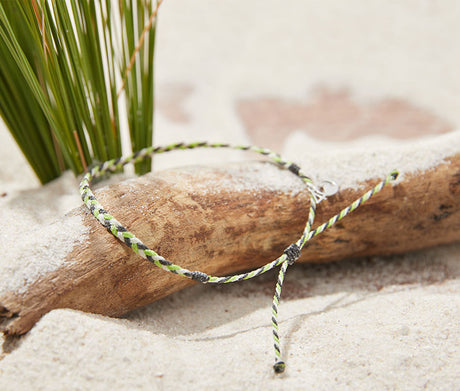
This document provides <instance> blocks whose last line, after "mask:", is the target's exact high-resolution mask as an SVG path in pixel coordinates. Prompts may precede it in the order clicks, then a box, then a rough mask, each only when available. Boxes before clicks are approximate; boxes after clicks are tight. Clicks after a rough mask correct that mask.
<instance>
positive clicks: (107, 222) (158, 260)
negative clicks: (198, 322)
mask: <svg viewBox="0 0 460 391" xmlns="http://www.w3.org/2000/svg"><path fill="white" fill-rule="evenodd" d="M195 148H233V149H237V150H242V151H253V152H256V153H259V154H262V155H264V156H267V157H268V158H270V159H271V160H272V161H274V162H275V163H276V164H278V165H279V166H280V167H285V168H287V169H288V170H289V171H291V172H292V173H294V174H295V175H297V176H298V177H299V178H301V179H302V181H303V182H304V183H305V184H306V186H307V189H308V191H309V194H310V208H309V214H308V219H307V223H306V225H305V228H304V230H303V233H302V236H301V237H300V239H299V240H298V241H297V242H295V243H292V244H291V245H290V246H289V247H287V248H286V250H285V251H284V252H283V254H282V255H281V256H279V257H278V258H277V259H275V260H274V261H272V262H269V263H267V264H265V265H263V266H261V267H260V268H257V269H254V270H252V271H250V272H247V273H243V274H235V275H231V276H222V277H217V276H211V275H208V274H206V273H203V272H201V271H190V270H188V269H185V268H182V267H181V266H179V265H176V264H174V263H172V262H170V261H168V260H166V259H165V258H163V257H162V256H161V255H159V254H157V253H156V252H155V251H153V250H152V249H150V248H149V247H148V246H146V245H145V244H144V243H143V242H142V241H141V240H139V239H138V238H137V237H136V236H135V235H134V234H133V233H131V232H129V231H128V230H127V229H126V228H125V227H124V226H123V225H122V224H121V223H120V222H118V221H117V220H116V219H115V218H114V217H113V216H112V215H110V214H109V213H108V212H107V211H106V210H105V209H104V208H103V207H102V205H101V204H100V203H99V201H98V200H97V199H96V197H95V196H94V194H93V192H92V191H91V189H90V183H91V181H92V180H93V179H94V178H97V177H100V176H102V175H104V174H106V173H112V172H115V171H118V170H120V169H121V168H122V167H123V166H125V165H126V164H129V163H138V162H141V161H142V160H144V159H146V158H148V157H151V156H152V155H154V154H159V153H165V152H170V151H173V150H186V149H195ZM397 176H398V172H397V171H393V172H392V173H390V174H389V175H388V176H387V178H386V179H385V180H384V181H382V182H380V183H379V184H377V185H376V186H375V187H374V188H373V189H372V190H369V191H368V192H367V193H365V194H364V195H363V196H362V197H360V198H358V199H357V200H356V201H354V202H353V203H352V204H351V205H350V206H348V207H347V208H345V209H343V210H342V211H341V212H340V213H338V214H337V215H335V216H334V217H332V218H330V219H329V220H328V221H327V222H326V223H324V224H322V225H320V226H319V227H317V228H316V229H314V230H313V231H311V228H312V226H313V223H314V220H315V216H316V206H317V204H318V203H319V202H321V201H322V200H324V199H325V198H326V194H325V193H323V192H322V191H321V190H320V189H318V188H317V187H316V186H315V185H314V184H313V182H312V180H311V179H310V178H309V177H308V176H307V175H305V173H304V172H303V171H302V169H301V168H300V167H299V166H297V165H296V164H294V163H292V162H290V161H288V160H284V159H283V158H281V156H280V155H278V154H276V153H274V152H272V151H270V150H269V149H265V148H260V147H256V146H240V145H236V146H232V145H229V144H222V143H207V142H196V143H189V144H184V143H176V144H170V145H166V146H162V147H161V146H158V147H148V148H144V149H141V150H140V151H137V152H135V153H133V154H132V155H130V156H127V157H121V158H118V159H113V160H109V161H106V162H104V163H102V164H100V165H97V166H95V167H93V168H92V169H91V170H90V171H89V172H87V173H86V174H85V175H84V177H83V179H82V181H81V182H80V194H81V198H82V200H83V202H84V203H85V205H86V206H87V207H88V209H89V210H90V211H91V213H92V214H93V215H94V216H95V217H96V219H97V220H98V221H99V222H100V223H101V224H102V225H103V226H104V227H106V228H107V230H108V231H110V232H111V233H112V234H113V235H114V236H115V237H117V238H118V239H119V240H120V241H122V242H124V243H125V244H126V245H128V246H129V247H131V248H132V249H133V251H134V252H136V253H137V254H139V255H140V256H142V257H143V258H145V259H147V260H149V261H150V262H152V263H153V264H155V265H156V266H157V267H159V268H161V269H163V270H166V271H169V272H171V273H175V274H178V275H180V276H183V277H187V278H191V279H193V280H196V281H200V282H202V283H215V284H222V283H231V282H237V281H242V280H247V279H250V278H253V277H256V276H258V275H260V274H262V273H265V272H267V271H269V270H271V269H273V268H275V267H277V266H279V265H282V266H281V268H280V272H279V276H278V281H277V284H276V289H275V295H274V297H273V304H272V325H273V338H274V348H275V365H274V367H273V368H274V370H275V372H276V373H281V372H283V371H284V369H285V364H284V362H283V361H281V350H280V342H279V330H278V320H277V316H278V306H279V300H280V297H281V289H282V285H283V281H284V277H285V274H286V270H287V268H288V266H289V265H291V264H293V263H294V262H295V261H296V260H297V259H298V258H299V257H300V251H301V249H302V248H303V247H304V246H305V244H306V243H307V242H308V241H309V240H310V239H311V238H313V237H315V236H317V235H319V234H320V233H322V232H323V231H325V230H326V229H328V228H330V227H331V226H332V225H334V224H335V223H336V222H337V221H339V220H341V219H343V218H344V217H345V216H346V215H347V214H349V213H351V212H353V211H354V210H356V209H357V208H358V207H359V206H360V205H362V204H363V203H364V202H366V201H367V200H369V199H370V198H371V197H372V196H373V195H375V194H377V193H378V192H380V191H381V190H382V189H383V187H384V186H385V185H387V184H388V183H389V182H390V181H391V180H395V179H396V178H397Z"/></svg>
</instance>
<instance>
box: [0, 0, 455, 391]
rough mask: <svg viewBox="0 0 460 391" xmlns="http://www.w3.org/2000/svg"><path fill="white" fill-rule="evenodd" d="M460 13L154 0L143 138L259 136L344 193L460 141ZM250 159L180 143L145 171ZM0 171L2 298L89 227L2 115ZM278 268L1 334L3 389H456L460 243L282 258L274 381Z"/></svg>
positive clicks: (442, 153) (335, 4)
mask: <svg viewBox="0 0 460 391" xmlns="http://www.w3.org/2000/svg"><path fill="white" fill-rule="evenodd" d="M459 12H460V9H459V3H458V2H456V1H445V2H442V3H441V2H428V1H423V2H418V1H409V0H405V1H401V2H384V1H372V2H367V3H363V2H359V1H354V0H353V1H348V2H346V3H345V2H341V1H333V0H328V1H324V2H321V5H320V4H319V3H317V2H314V1H302V0H296V1H292V2H278V1H259V0H246V1H243V0H236V1H232V2H229V1H226V2H215V1H211V0H204V1H200V2H187V1H183V0H165V2H164V5H163V6H162V12H161V19H160V22H159V25H158V48H157V71H156V72H157V75H156V80H157V93H158V94H157V111H156V118H155V121H156V130H155V132H156V133H155V142H156V143H157V144H164V143H167V142H172V141H195V140H210V141H223V142H232V143H235V144H236V143H245V144H248V143H255V142H257V143H259V144H261V143H264V141H266V143H264V144H265V145H267V146H270V147H272V148H275V149H276V150H277V151H279V152H282V153H283V154H284V155H286V156H288V157H289V158H291V159H293V160H296V161H299V162H300V163H302V164H303V166H304V168H305V170H306V171H308V170H309V169H310V172H311V174H312V176H313V177H315V179H332V180H334V181H336V182H337V183H338V184H339V185H340V186H344V187H347V186H353V185H355V184H356V181H357V180H359V179H366V178H371V177H381V176H382V175H385V174H386V173H387V170H390V169H392V168H395V167H397V168H400V169H401V170H402V171H403V172H414V171H416V170H418V169H427V168H429V167H433V166H435V165H436V164H437V163H439V162H440V161H442V160H443V158H444V157H446V156H449V155H452V154H453V153H456V152H457V153H458V152H460V132H459V131H458V130H457V131H456V129H460V111H459V110H458V96H459V94H460V76H459V75H458V71H457V68H458V67H456V66H455V64H459V61H460V49H459V48H460V45H459V44H458V42H457V41H458V37H460V27H459V26H460V25H459V24H458V20H457V17H456V15H457V16H458V15H459ZM427 26H429V27H430V28H427ZM454 37H457V39H454ZM331 102H332V103H331ZM280 107H281V108H283V110H284V111H280V112H279V113H278V114H279V115H278V114H277V115H275V116H270V115H271V114H273V110H275V111H276V110H278V109H279V108H280ZM264 110H265V111H264ZM260 112H261V113H262V114H264V113H265V114H266V115H265V114H264V115H262V114H258V115H257V116H256V115H255V114H254V113H256V114H257V113H260ZM302 113H303V114H302ZM305 113H308V115H307V114H305ZM278 117H282V118H284V120H283V121H282V123H281V124H279V123H278V122H277V118H278ZM334 118H336V120H334ZM337 118H338V120H337ZM381 118H387V119H388V121H386V122H385V121H382V120H381ZM340 119H341V120H340ZM264 121H265V122H264ZM260 124H263V126H262V125H260ZM342 124H348V127H346V126H341V125H342ZM318 129H319V130H318ZM321 129H322V130H323V131H321ZM398 129H400V130H401V131H398ZM413 129H416V131H415V132H413V133H411V132H410V131H409V130H413ZM280 134H282V136H280ZM404 134H409V136H410V138H407V137H404ZM363 136H365V137H363ZM264 137H265V139H264ZM414 139H417V140H418V141H414ZM244 157H245V156H242V155H239V154H230V155H228V157H227V155H221V154H220V153H206V154H203V153H199V152H198V153H195V152H190V153H189V152H187V153H185V154H184V155H181V154H180V153H178V154H174V155H172V157H165V158H163V157H161V159H158V160H156V161H155V165H156V166H155V167H156V169H164V168H168V167H172V166H180V165H187V164H208V163H210V162H216V161H219V162H222V161H225V160H226V159H227V158H228V159H229V160H231V159H242V158H244ZM246 157H247V156H246ZM344 161H345V162H347V164H343V162H344ZM0 163H1V164H0V220H1V221H2V224H0V254H1V255H0V291H1V290H6V289H9V288H11V287H12V286H14V287H15V289H21V287H22V288H23V289H25V287H26V286H27V284H28V283H29V282H30V281H31V280H33V279H36V278H37V277H38V276H40V275H41V274H43V273H45V272H46V270H52V269H53V268H56V267H57V266H58V263H59V259H60V258H62V257H63V256H65V253H66V252H67V251H69V250H71V249H72V248H73V247H74V246H78V244H79V242H80V241H81V240H82V239H83V238H84V237H85V235H88V234H89V233H88V232H85V231H84V230H80V229H79V228H78V227H79V226H78V222H72V221H69V220H66V219H64V218H63V215H64V214H65V213H66V212H68V211H69V210H71V209H72V208H74V207H77V206H79V205H80V203H81V201H80V197H79V194H78V179H77V178H74V177H73V175H72V174H71V173H65V174H64V175H63V176H62V177H61V178H59V179H58V180H56V181H54V182H52V183H50V184H47V185H46V186H40V185H39V183H38V181H37V180H36V178H35V176H34V174H33V172H32V171H31V169H30V168H29V167H28V165H27V163H26V161H25V159H24V157H23V156H22V155H21V153H20V150H19V149H18V148H17V146H16V145H15V143H14V141H13V140H12V138H11V136H10V135H9V133H8V131H7V130H6V129H5V128H4V126H3V125H1V126H0ZM402 180H403V178H402ZM56 221H62V222H63V223H62V226H61V227H59V225H58V226H56V224H54V225H51V227H54V228H50V224H51V223H53V222H56ZM64 221H65V222H64ZM56 227H59V228H60V229H56ZM274 234H276V233H274ZM435 234H436V232H433V235H435ZM45 236H46V237H52V238H54V240H51V241H48V242H47V241H46V240H44V239H43V237H45ZM459 238H460V234H459ZM55 243H59V244H60V245H59V246H56V245H55ZM275 280H276V274H275V273H267V274H266V275H263V276H261V277H260V278H257V279H254V280H250V281H246V282H243V283H238V284H235V285H229V286H202V285H200V286H194V287H192V288H187V289H186V290H184V291H181V292H178V293H175V294H173V295H171V296H169V297H166V298H164V299H162V300H160V301H158V302H155V303H152V304H151V305H148V306H146V307H143V308H141V309H139V310H136V311H134V312H131V313H129V314H127V315H126V316H124V317H122V318H120V319H114V318H110V317H105V316H101V315H95V314H88V313H83V312H79V311H74V310H69V309H59V310H54V311H51V312H50V313H48V314H47V315H45V316H44V317H43V318H42V319H41V320H40V321H39V322H38V323H37V324H36V325H35V326H34V327H33V329H32V330H31V331H30V332H29V333H27V334H26V335H25V336H23V337H21V338H19V339H15V340H10V339H3V346H2V353H1V354H0V390H12V391H13V390H14V391H18V390H172V389H174V390H307V389H308V390H369V389H376V390H446V391H447V390H459V389H460V375H459V373H460V330H459V327H458V324H459V319H460V245H459V244H452V245H448V246H442V247H439V248H432V249H427V250H424V251H419V252H416V253H408V254H404V255H399V256H391V257H372V258H367V259H352V260H345V261H341V262H338V263H333V264H325V265H295V266H294V267H292V268H291V269H290V270H289V273H288V275H287V278H286V283H285V284H286V285H285V287H284V292H283V297H282V304H281V308H280V328H281V338H282V339H281V348H282V351H283V356H284V358H285V361H286V363H287V369H286V372H285V373H284V374H283V375H281V376H277V375H274V374H273V370H272V364H273V360H274V359H273V352H272V337H271V323H270V317H271V309H270V307H271V299H272V296H273V289H274V284H275Z"/></svg>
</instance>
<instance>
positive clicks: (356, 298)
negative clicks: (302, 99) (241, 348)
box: [125, 244, 460, 340]
mask: <svg viewBox="0 0 460 391" xmlns="http://www.w3.org/2000/svg"><path fill="white" fill-rule="evenodd" d="M459 255H460V245H458V244H457V245H450V246H443V247H439V248H435V249H431V250H425V251H419V252H414V253H409V254H404V255H400V256H391V257H374V258H368V259H354V260H345V261H341V262H337V263H330V264H310V265H296V266H295V267H291V269H290V270H289V271H288V274H287V277H286V281H285V286H284V288H283V297H282V301H289V300H296V299H305V298H308V297H318V296H328V295H335V296H334V297H333V298H331V301H330V302H329V303H328V304H327V305H326V306H325V307H324V308H323V309H321V310H319V311H318V310H316V311H308V308H305V312H302V314H300V315H295V316H294V317H291V318H289V317H286V318H284V319H281V323H283V322H286V321H288V320H292V319H296V322H302V321H303V320H304V319H305V318H307V317H310V316H315V315H318V314H321V313H324V312H328V311H333V310H335V309H338V308H345V307H349V306H352V305H354V304H356V303H358V302H361V301H364V300H367V299H369V298H372V297H374V296H376V295H386V294H395V293H397V292H398V291H403V290H404V291H405V290H408V289H412V288H416V287H419V286H427V285H434V284H441V283H443V282H445V281H447V280H451V279H456V278H459V277H460V262H459V261H457V259H460V257H459ZM275 281H276V273H274V272H269V273H267V274H265V275H262V276H260V277H258V278H256V279H254V280H250V281H245V282H242V283H238V284H230V285H219V286H202V285H201V286H195V287H192V288H189V289H186V290H184V291H181V292H177V293H175V294H173V295H171V296H169V297H167V298H165V299H163V300H160V301H158V302H156V303H153V304H151V305H149V306H146V307H143V308H141V309H139V310H136V311H133V312H131V313H130V314H128V315H127V316H125V319H126V320H127V321H128V322H127V325H128V327H142V328H144V329H145V328H147V329H150V330H151V331H153V332H155V333H160V334H165V335H174V336H183V337H185V338H187V337H186V336H190V339H193V340H197V339H194V338H193V336H192V335H191V334H195V333H200V332H203V331H205V330H210V329H212V328H215V327H219V326H221V325H223V324H225V323H228V322H232V321H234V320H235V319H238V318H240V317H243V316H245V315H248V314H250V313H252V312H254V311H257V310H258V309H261V308H267V310H268V308H269V307H270V306H271V298H272V296H273V291H274V286H275ZM340 293H342V295H340V297H339V299H337V294H340ZM347 298H348V299H347ZM210 308H214V309H216V308H217V310H215V311H216V312H215V315H216V316H213V317H210V316H205V317H204V316H200V314H202V313H204V312H203V311H207V312H209V309H210ZM172 319H173V320H174V322H175V323H174V325H171V320H172ZM295 324H296V323H294V324H292V325H291V326H290V329H291V331H292V330H295V328H296V326H295ZM171 326H173V327H171ZM262 327H270V324H269V322H267V324H263V325H252V326H251V327H248V328H247V329H238V330H236V331H235V332H234V333H229V334H225V335H219V336H214V337H209V338H207V337H205V338H201V339H198V340H203V339H204V340H212V339H220V338H230V337H232V336H233V335H235V334H239V333H244V332H247V331H250V330H254V329H257V328H262ZM187 339H189V338H187Z"/></svg>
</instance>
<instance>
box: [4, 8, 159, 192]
mask: <svg viewBox="0 0 460 391" xmlns="http://www.w3.org/2000/svg"><path fill="white" fill-rule="evenodd" d="M158 6H159V2H158V1H157V2H155V1H148V0H120V1H118V2H113V1H111V0H98V1H93V0H67V1H64V0H62V1H61V0H59V1H52V0H8V1H2V2H0V59H1V60H0V115H1V116H2V118H3V120H4V121H5V123H6V125H7V127H8V128H9V130H10V132H11V133H12V135H13V137H14V138H15V139H16V141H17V143H18V145H19V146H20V148H21V150H22V151H23V153H24V155H25V156H26V158H27V160H28V161H29V163H30V165H31V166H32V168H33V169H34V171H35V172H36V174H37V176H38V178H39V179H40V181H41V182H42V183H46V182H48V181H50V180H52V179H53V178H55V177H57V176H58V175H60V174H61V172H62V171H64V170H65V169H69V168H70V169H71V170H72V171H73V172H74V173H75V174H79V173H81V172H82V171H83V170H84V169H85V166H86V165H90V164H92V163H93V162H102V161H106V160H109V159H113V158H117V157H119V156H121V152H122V151H121V133H120V132H121V131H120V129H121V128H122V127H123V126H124V127H128V128H129V136H130V141H131V148H132V149H133V150H138V149H140V148H143V147H147V146H150V145H152V142H153V140H152V139H153V106H154V101H153V98H154V90H153V70H154V68H153V65H154V62H153V56H154V48H155V18H156V10H157V8H158ZM121 105H125V111H126V113H127V121H125V122H123V121H122V120H120V115H119V113H120V109H121V108H122V107H121ZM126 122H127V123H126ZM150 169H151V162H150V161H146V162H144V163H142V164H138V165H137V166H136V172H137V173H139V174H143V173H145V172H148V171H150Z"/></svg>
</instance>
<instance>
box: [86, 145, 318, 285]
mask: <svg viewBox="0 0 460 391" xmlns="http://www.w3.org/2000/svg"><path fill="white" fill-rule="evenodd" d="M204 147H207V148H233V149H238V150H245V151H249V150H250V151H254V152H257V153H259V154H262V155H265V156H268V157H269V158H270V159H271V160H273V161H274V162H275V163H277V164H278V165H279V166H281V167H287V169H288V170H290V171H291V172H293V173H294V174H296V175H297V176H299V177H300V178H301V179H302V180H303V181H304V183H305V184H306V185H307V188H308V190H309V192H310V199H311V200H313V202H312V203H311V205H310V212H311V211H313V216H314V209H315V207H316V199H319V200H321V199H323V198H324V195H323V194H322V193H321V191H320V190H319V189H317V188H316V187H315V186H314V185H313V182H312V180H311V179H310V178H309V177H308V176H306V175H305V174H304V173H303V172H302V170H301V169H300V167H298V166H297V165H296V164H294V163H292V162H290V161H287V160H284V159H282V158H281V157H280V156H279V155H278V154H276V153H274V152H272V151H270V150H268V149H265V148H259V147H255V146H231V145H228V144H209V143H205V142H200V143H192V144H183V143H179V144H170V145H167V146H164V147H149V148H144V149H142V150H140V151H138V152H136V153H134V154H132V155H130V156H128V157H125V158H119V159H113V160H109V161H107V162H105V163H102V164H100V165H98V166H95V167H94V168H93V169H91V170H90V171H89V172H88V173H87V174H85V176H84V177H83V179H82V181H81V183H80V193H81V197H82V200H83V202H84V203H85V205H86V206H87V207H88V208H89V209H90V211H91V213H92V214H93V215H94V216H95V217H96V218H97V219H98V220H99V222H100V223H101V224H102V225H103V226H104V227H106V228H107V230H109V231H110V232H111V233H112V234H113V235H114V236H116V237H117V238H118V239H119V240H120V241H122V242H124V243H125V244H127V245H128V246H129V247H131V248H132V249H133V250H134V251H135V252H136V253H137V254H139V255H140V256H142V257H143V258H145V259H147V260H149V261H150V262H152V263H154V264H155V265H156V266H157V267H159V268H161V269H163V270H166V271H169V272H171V273H175V274H178V275H181V276H183V277H187V278H191V279H194V280H197V281H200V282H203V283H214V284H221V283H230V282H237V281H242V280H247V279H250V278H253V277H256V276H258V275H260V274H262V273H265V272H267V271H268V270H271V269H273V268H275V267H277V266H278V265H279V264H281V263H282V262H284V261H285V260H286V259H287V258H286V254H284V253H283V254H282V255H281V256H280V257H279V258H277V259H276V260H274V261H273V262H270V263H268V264H266V265H264V266H262V267H260V268H258V269H255V270H252V271H250V272H247V273H243V274H238V275H232V276H223V277H216V276H211V275H208V274H206V273H203V272H201V271H191V270H188V269H185V268H182V267H181V266H179V265H176V264H174V263H172V262H170V261H168V260H166V259H165V258H163V257H162V256H161V255H159V254H157V253H156V252H155V251H154V250H152V249H150V248H149V247H148V246H146V245H145V244H144V243H143V242H142V241H141V240H140V239H138V238H137V237H136V236H135V235H134V234H133V233H131V232H129V231H128V230H127V229H126V228H125V227H124V226H123V225H122V224H121V223H120V222H119V221H118V220H116V219H115V218H114V217H113V216H112V215H111V214H109V213H108V212H107V211H106V210H105V209H104V208H103V207H102V205H101V204H100V203H99V201H98V200H97V199H96V197H95V196H94V194H93V192H92V191H91V189H90V187H89V184H90V183H91V181H92V180H93V179H94V178H97V177H100V176H101V175H103V174H106V173H108V172H114V171H117V170H119V169H120V168H122V167H123V166H124V165H126V164H128V163H137V162H140V161H141V160H142V159H145V158H147V157H150V156H151V155H153V154H158V153H164V152H169V151H172V150H175V149H194V148H204ZM312 222H313V220H312V219H311V218H309V219H308V221H307V224H306V226H305V229H304V232H303V234H302V238H303V237H305V236H306V235H307V234H308V232H309V231H310V227H311V225H312Z"/></svg>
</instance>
